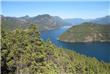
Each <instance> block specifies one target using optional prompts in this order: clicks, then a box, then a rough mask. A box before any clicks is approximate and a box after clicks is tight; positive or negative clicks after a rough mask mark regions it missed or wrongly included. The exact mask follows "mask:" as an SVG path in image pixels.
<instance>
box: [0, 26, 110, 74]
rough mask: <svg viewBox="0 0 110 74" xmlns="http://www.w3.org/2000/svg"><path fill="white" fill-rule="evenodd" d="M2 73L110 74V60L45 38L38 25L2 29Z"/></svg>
mask: <svg viewBox="0 0 110 74" xmlns="http://www.w3.org/2000/svg"><path fill="white" fill-rule="evenodd" d="M1 43H2V44H1V46H2V47H1V53H2V54H1V68H2V70H1V71H2V74H109V73H110V63H104V62H99V61H98V60H97V59H95V58H90V57H86V56H83V55H80V54H78V53H76V52H74V51H71V50H67V49H63V48H58V47H56V46H55V45H53V44H52V43H51V41H49V40H48V41H46V42H44V41H42V40H41V39H40V36H39V32H38V31H37V28H36V27H35V25H32V26H31V27H29V29H25V30H23V29H16V30H13V31H6V30H2V39H1Z"/></svg>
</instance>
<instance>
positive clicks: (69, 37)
mask: <svg viewBox="0 0 110 74" xmlns="http://www.w3.org/2000/svg"><path fill="white" fill-rule="evenodd" d="M59 40H61V41H65V42H94V41H99V42H105V41H110V25H109V24H108V25H99V24H95V23H90V22H85V23H82V24H80V25H77V26H73V27H71V28H70V29H68V30H67V31H66V32H64V33H63V34H62V35H61V36H60V37H59Z"/></svg>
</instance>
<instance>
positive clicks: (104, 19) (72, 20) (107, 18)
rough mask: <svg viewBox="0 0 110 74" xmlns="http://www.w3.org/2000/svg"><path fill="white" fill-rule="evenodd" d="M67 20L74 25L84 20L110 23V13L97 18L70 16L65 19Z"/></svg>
mask: <svg viewBox="0 0 110 74" xmlns="http://www.w3.org/2000/svg"><path fill="white" fill-rule="evenodd" d="M65 21H66V22H68V23H71V24H72V25H78V24H81V23H83V22H93V23H98V24H110V15H107V16H104V17H99V18H95V19H83V18H70V19H69V18H68V19H65Z"/></svg>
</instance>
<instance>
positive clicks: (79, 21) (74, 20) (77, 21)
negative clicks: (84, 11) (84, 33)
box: [64, 18, 86, 25]
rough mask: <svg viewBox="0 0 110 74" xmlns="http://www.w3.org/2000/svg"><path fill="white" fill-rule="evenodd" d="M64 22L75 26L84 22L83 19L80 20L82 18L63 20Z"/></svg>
mask: <svg viewBox="0 0 110 74" xmlns="http://www.w3.org/2000/svg"><path fill="white" fill-rule="evenodd" d="M64 20H65V21H66V22H68V23H71V24H72V25H77V24H80V23H83V22H85V21H86V20H85V19H82V18H71V19H64Z"/></svg>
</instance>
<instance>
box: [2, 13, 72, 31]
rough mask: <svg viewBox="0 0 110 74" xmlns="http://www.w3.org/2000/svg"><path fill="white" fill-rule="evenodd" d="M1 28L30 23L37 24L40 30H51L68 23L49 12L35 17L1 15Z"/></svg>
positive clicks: (26, 25) (22, 25) (24, 26)
mask: <svg viewBox="0 0 110 74" xmlns="http://www.w3.org/2000/svg"><path fill="white" fill-rule="evenodd" d="M1 21H2V28H6V29H15V28H18V27H22V28H26V27H28V26H29V25H31V24H35V25H38V27H39V30H40V31H44V30H51V29H55V28H59V27H61V26H64V25H70V24H69V23H66V22H65V21H64V20H63V19H62V18H60V17H58V16H51V15H49V14H43V15H38V16H35V17H29V16H23V17H6V16H1Z"/></svg>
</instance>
